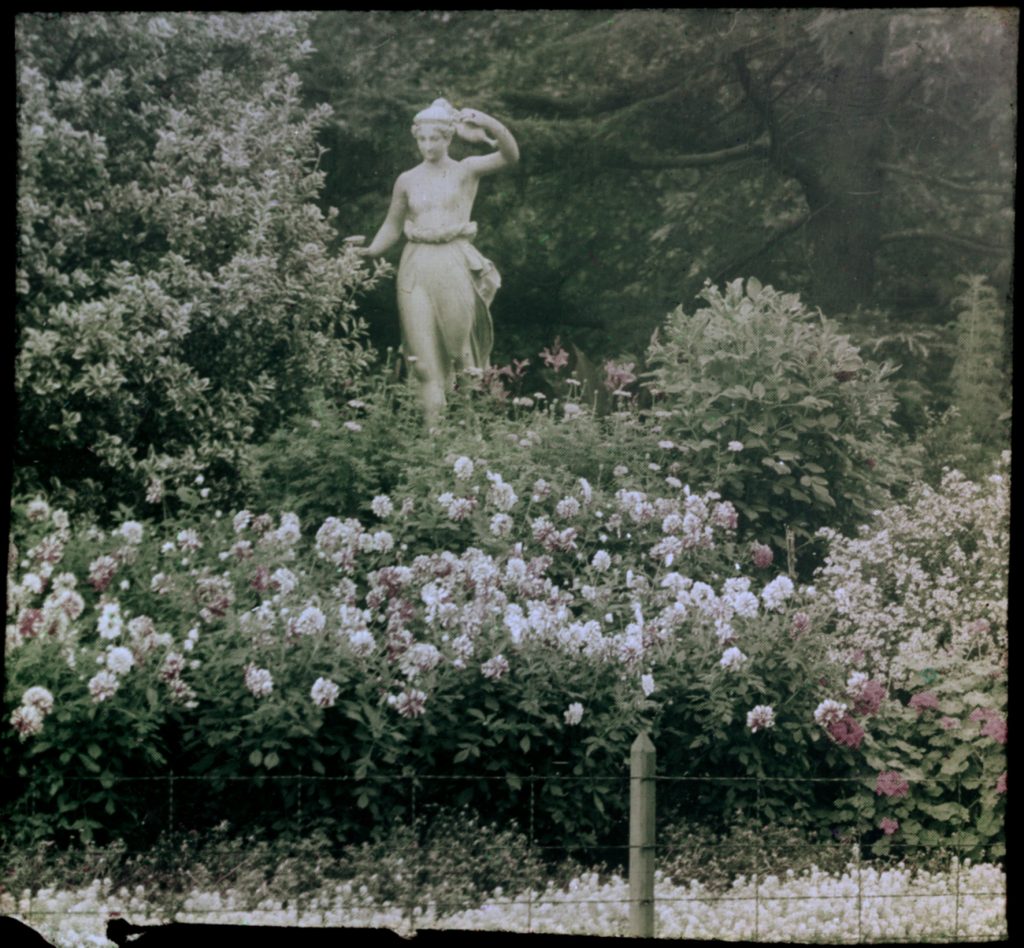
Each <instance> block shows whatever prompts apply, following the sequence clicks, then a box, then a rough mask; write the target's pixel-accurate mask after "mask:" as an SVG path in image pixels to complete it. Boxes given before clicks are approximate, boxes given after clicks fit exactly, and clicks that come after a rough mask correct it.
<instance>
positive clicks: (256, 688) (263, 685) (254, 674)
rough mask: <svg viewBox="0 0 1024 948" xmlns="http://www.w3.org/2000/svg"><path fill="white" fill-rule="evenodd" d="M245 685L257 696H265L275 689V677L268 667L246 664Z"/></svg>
mask: <svg viewBox="0 0 1024 948" xmlns="http://www.w3.org/2000/svg"><path fill="white" fill-rule="evenodd" d="M245 687H246V688H248V689H249V691H251V692H252V693H253V695H255V696H256V697H257V698H265V697H267V695H269V694H270V693H271V692H272V691H273V690H274V678H273V676H272V675H271V674H270V671H269V670H268V669H266V668H257V667H256V666H255V665H252V664H250V665H246V666H245Z"/></svg>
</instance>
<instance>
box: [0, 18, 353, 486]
mask: <svg viewBox="0 0 1024 948" xmlns="http://www.w3.org/2000/svg"><path fill="white" fill-rule="evenodd" d="M16 24H17V44H18V50H17V52H18V97H19V106H20V109H19V117H18V131H19V137H20V149H19V157H18V169H19V182H18V224H19V230H20V235H19V245H18V249H19V255H18V272H17V281H18V294H19V300H18V309H17V325H18V330H19V334H20V338H19V347H18V348H19V351H18V355H17V363H16V376H17V382H16V384H17V393H18V396H19V399H20V419H19V430H18V440H17V445H16V455H15V465H16V482H15V488H16V489H22V490H30V489H39V488H55V487H59V486H60V485H65V486H67V487H69V488H72V489H75V490H77V491H78V492H79V493H80V494H83V496H84V497H85V499H86V500H87V501H88V502H90V503H95V504H97V505H100V506H109V505H111V504H113V503H114V502H115V501H124V502H127V503H129V504H136V503H138V502H140V501H141V500H142V497H143V495H144V494H145V493H147V492H148V495H149V499H150V500H151V501H155V500H156V499H158V498H159V496H160V495H161V493H162V490H163V489H164V488H167V487H171V486H173V485H175V484H182V483H184V482H188V481H191V480H192V478H194V477H195V476H196V475H198V474H200V473H204V472H205V473H206V474H211V473H212V474H215V475H223V476H224V478H226V479H230V478H232V477H237V475H238V472H239V470H240V466H241V464H242V459H243V455H244V450H245V445H246V443H247V442H248V441H249V440H250V439H251V438H253V437H257V436H259V435H260V433H262V432H265V431H268V430H270V428H271V427H272V426H273V425H275V424H276V423H278V422H279V420H280V419H281V418H282V417H283V416H284V415H286V414H287V413H289V412H290V411H293V410H296V409H298V408H300V407H301V406H302V405H304V404H305V403H306V399H307V398H308V396H309V394H310V393H311V391H312V389H314V388H316V387H322V388H324V389H326V390H327V391H328V392H334V393H336V392H338V391H339V390H340V388H341V387H343V386H344V384H345V382H346V380H348V379H349V378H350V377H351V375H352V373H353V372H356V371H358V369H359V367H360V366H361V365H363V364H365V362H366V360H367V359H368V357H369V351H368V350H367V348H366V346H365V341H364V338H363V336H364V331H363V327H362V324H361V322H360V321H359V320H358V319H357V318H356V317H355V315H354V310H353V306H354V294H355V292H356V291H357V290H358V289H359V288H360V287H362V286H364V285H366V283H367V273H366V272H365V270H362V269H360V267H359V265H358V263H357V262H356V261H355V260H354V259H353V258H352V257H351V255H341V256H338V255H332V254H329V253H328V250H327V244H328V241H329V240H330V238H331V236H332V234H333V230H332V228H331V225H330V223H329V221H328V220H327V218H326V217H325V215H324V214H323V213H322V212H321V211H320V209H319V207H318V206H317V204H316V201H317V198H318V196H319V191H320V188H321V186H322V183H323V172H322V171H321V170H320V169H319V167H318V158H319V152H318V146H317V144H316V140H315V135H316V131H317V129H318V128H319V127H320V126H321V125H322V123H323V122H324V121H325V120H326V118H327V116H328V114H329V111H330V110H329V108H328V107H327V106H322V107H319V108H315V109H310V108H307V107H305V106H304V105H303V104H302V102H301V100H300V89H299V81H298V79H297V77H296V76H295V75H294V74H293V73H291V71H290V69H291V64H293V63H295V62H297V61H298V60H299V59H301V57H302V56H304V55H306V54H307V53H308V51H309V44H308V41H307V40H305V39H304V31H305V28H306V26H307V25H308V16H295V15H292V14H283V13H279V14H248V15H240V14H224V15H197V14H184V13H182V14H165V15H159V16H156V15H149V14H84V15H61V16H52V15H50V16H47V15H35V14H33V15H21V16H19V17H18V18H17V21H16Z"/></svg>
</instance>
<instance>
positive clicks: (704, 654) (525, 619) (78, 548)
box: [5, 455, 844, 844]
mask: <svg viewBox="0 0 1024 948" xmlns="http://www.w3.org/2000/svg"><path fill="white" fill-rule="evenodd" d="M447 463H448V472H449V473H448V476H447V482H441V483H435V484H434V489H433V496H432V497H427V498H423V497H422V496H420V495H418V494H417V495H416V496H410V495H405V496H402V495H401V494H396V495H395V496H394V497H391V498H389V500H390V503H384V502H383V500H382V497H383V495H377V496H376V497H375V498H374V501H373V502H372V503H373V504H374V505H375V506H376V508H377V513H378V515H383V517H384V526H386V529H384V528H382V527H381V524H380V521H377V522H375V523H374V522H371V523H370V524H369V525H366V524H364V523H363V522H361V521H359V520H356V519H354V518H347V519H341V518H337V517H329V518H327V519H326V520H325V521H324V522H323V523H321V524H319V525H318V526H314V527H308V528H307V527H306V526H305V525H303V524H302V523H301V521H300V520H299V519H298V518H297V517H296V516H295V515H294V514H291V513H284V514H281V515H280V516H275V517H271V516H269V515H266V514H260V515H254V514H253V513H252V512H250V511H248V510H243V511H240V512H238V513H237V514H235V515H233V516H223V515H221V516H218V515H217V514H214V516H212V517H210V518H209V519H207V520H205V521H204V522H203V525H202V526H201V527H199V526H189V525H187V524H186V523H184V522H178V523H174V522H165V523H163V524H161V525H159V526H152V525H141V524H138V523H136V522H135V521H132V522H131V523H130V524H128V525H122V526H120V527H118V528H115V529H114V530H100V529H99V528H96V527H85V528H81V529H77V530H72V529H71V528H70V526H69V525H68V524H67V518H66V515H65V514H64V513H63V511H59V510H57V511H51V510H49V509H48V508H46V507H45V503H43V506H40V505H39V504H38V503H37V504H34V505H31V506H30V509H27V510H25V511H20V510H19V511H17V512H16V516H15V521H14V523H15V535H16V542H17V543H18V545H19V546H20V547H21V548H22V549H23V550H24V553H23V554H22V553H21V552H19V551H18V550H16V549H14V548H12V551H11V552H12V559H11V561H10V567H11V568H10V573H9V578H8V581H9V600H8V601H9V607H10V612H9V622H10V624H9V625H8V628H7V648H8V667H9V692H8V704H9V707H10V709H11V710H10V711H9V712H8V719H9V720H10V727H9V729H8V730H7V732H6V738H5V739H6V741H7V742H8V743H9V744H10V746H11V752H12V753H13V754H14V755H15V759H16V760H17V761H18V769H19V774H20V777H21V779H22V780H23V781H24V793H23V795H22V798H21V802H20V804H19V806H21V807H23V808H27V807H31V806H32V805H35V807H36V810H37V813H38V814H39V815H38V820H40V821H45V820H49V821H50V822H51V823H52V824H53V826H54V827H59V828H62V829H64V830H69V831H72V832H74V833H79V834H82V835H84V836H88V835H89V834H90V833H91V832H92V831H94V830H97V829H99V828H100V827H101V826H102V825H104V823H105V821H106V820H107V818H108V817H110V816H113V818H114V819H115V820H116V823H117V825H118V826H122V827H123V826H124V825H125V820H126V818H127V814H132V815H133V816H134V817H135V819H134V821H133V825H134V827H135V829H136V830H137V831H138V832H140V833H145V832H152V831H153V830H154V829H155V828H156V827H157V826H158V821H159V819H160V818H161V814H160V813H159V812H156V811H155V810H153V808H152V801H149V807H150V809H149V810H147V804H146V801H144V800H143V799H142V798H141V797H140V796H139V793H138V790H137V789H136V790H133V788H132V785H131V784H130V783H129V782H127V781H125V780H124V779H122V778H125V777H139V776H147V775H152V774H156V773H160V772H162V771H163V770H164V769H165V767H166V764H167V763H168V762H173V766H174V769H175V771H176V772H178V773H185V774H189V775H194V776H204V777H206V778H208V782H204V784H203V785H202V792H203V795H204V806H203V812H202V813H199V812H197V813H196V814H194V818H195V819H197V820H199V821H202V820H203V819H215V818H216V817H217V815H218V803H217V800H218V798H219V794H221V793H222V792H224V791H225V790H226V788H228V787H229V786H230V785H229V783H228V780H229V779H230V778H233V777H238V776H245V777H250V776H251V777H252V778H253V780H254V783H253V784H252V792H251V793H250V794H248V795H247V797H246V799H244V800H239V799H238V798H237V796H236V795H235V794H232V795H231V796H230V802H228V801H225V803H224V804H223V806H230V809H231V812H232V816H233V817H235V818H236V819H238V820H241V821H243V822H244V820H245V819H253V820H257V819H259V818H260V817H261V816H262V815H263V814H262V813H261V809H263V808H265V807H264V803H265V800H264V801H263V802H261V798H260V793H259V792H258V791H259V788H260V785H261V784H260V778H261V776H262V775H268V774H269V773H270V772H274V771H286V772H288V773H296V774H308V775H310V776H340V777H344V778H345V779H344V780H340V781H336V782H325V783H323V784H322V785H320V786H319V787H318V790H317V794H316V796H315V799H314V800H313V801H309V800H308V799H306V800H305V801H304V802H303V807H304V808H306V809H307V812H314V813H315V812H320V811H322V812H324V813H325V814H327V813H330V814H332V815H333V816H334V817H335V818H336V820H337V822H338V826H339V830H340V831H342V832H348V833H355V834H358V833H360V832H364V830H363V824H364V823H372V824H376V825H383V824H385V823H387V822H388V821H389V820H392V819H396V818H400V817H402V816H403V815H408V813H409V806H410V799H411V798H410V794H411V793H412V792H413V790H415V794H416V798H417V799H418V800H419V801H421V802H423V801H427V800H429V799H430V798H431V796H432V795H437V796H438V797H439V798H441V799H444V800H446V801H451V800H454V801H455V802H458V803H469V804H472V805H474V806H477V807H481V808H484V807H486V811H487V812H488V815H489V816H491V817H494V818H498V817H509V816H513V817H525V815H526V813H527V809H526V808H527V804H528V802H529V799H530V796H531V795H532V796H533V797H534V803H535V804H536V812H537V814H538V818H537V826H536V829H537V832H538V833H539V834H540V835H542V836H544V835H545V834H548V835H550V834H557V838H561V837H562V835H563V834H564V837H565V838H567V839H571V840H572V841H573V842H574V843H576V844H579V843H581V842H582V843H586V842H587V841H591V842H593V841H594V840H596V839H597V838H599V836H600V835H601V834H603V833H605V832H610V831H613V830H614V827H615V826H616V824H617V820H618V819H619V818H620V816H621V815H622V808H623V806H624V804H625V795H624V794H623V793H622V792H621V787H620V786H619V779H620V776H621V769H622V761H623V759H624V757H625V755H626V754H627V752H628V748H629V745H630V743H631V742H632V739H633V737H634V736H635V734H636V732H637V730H638V729H639V728H640V727H641V726H646V727H648V728H649V729H650V730H651V731H652V734H653V735H654V736H655V739H656V740H659V741H660V742H661V746H663V747H665V753H664V758H663V760H664V766H665V767H666V769H667V770H668V771H669V772H673V773H698V772H708V773H711V774H715V775H719V774H725V775H727V776H737V777H747V776H760V775H770V774H779V773H783V772H784V773H786V774H787V775H790V774H791V775H794V776H796V775H800V774H810V773H812V772H818V770H819V769H820V767H821V766H825V767H828V766H830V763H829V762H831V763H832V764H838V765H839V766H840V767H842V766H844V765H843V764H842V758H841V757H840V756H839V754H838V753H837V752H836V751H835V750H834V749H832V748H830V747H828V746H827V745H816V744H815V743H814V734H815V731H816V728H815V724H814V722H813V719H812V715H811V712H812V710H813V707H814V704H815V702H816V701H817V700H819V699H818V698H817V691H818V686H817V680H818V678H819V677H820V675H821V674H822V673H823V668H824V666H823V660H824V655H823V651H822V648H821V646H820V644H819V641H818V639H817V637H816V636H814V635H811V634H803V635H797V636H794V634H793V628H794V625H795V613H796V611H797V610H799V612H800V613H801V614H803V615H804V617H805V618H808V617H809V616H812V615H816V614H817V605H816V603H815V601H814V598H813V597H812V596H808V594H807V593H806V592H805V591H802V590H798V589H796V588H795V587H794V584H793V583H792V582H791V581H790V580H789V579H788V577H784V576H782V577H776V578H774V579H772V580H771V581H770V582H768V583H767V584H765V585H763V586H761V585H759V584H757V583H755V582H754V581H753V580H752V579H751V578H749V577H746V576H743V575H742V574H741V573H740V572H739V571H738V570H736V567H735V565H733V567H732V569H731V570H728V571H726V567H727V566H728V565H729V564H730V563H731V556H730V555H729V553H730V551H731V549H732V540H731V536H732V534H733V532H734V528H735V522H736V521H735V512H734V511H733V510H732V508H731V506H730V505H729V503H728V502H727V501H725V500H722V499H721V498H719V497H718V495H717V494H714V493H709V494H703V495H701V494H696V493H693V492H691V491H689V489H688V488H687V487H686V486H685V485H680V486H679V487H671V485H668V486H669V488H670V489H669V490H667V491H665V492H664V493H660V494H650V493H648V492H646V491H644V490H640V489H636V488H635V487H634V486H633V485H632V484H631V483H630V482H629V481H628V480H627V479H623V478H619V479H618V483H619V485H620V486H618V488H617V489H616V490H614V491H610V490H605V489H602V488H598V487H595V486H594V485H591V484H590V483H588V482H587V481H586V480H585V479H578V480H577V482H576V483H575V484H573V485H566V484H562V485H558V486H559V488H560V489H558V490H555V489H554V487H555V485H554V484H549V485H548V486H547V488H545V487H544V486H542V485H538V484H537V483H536V481H535V482H534V483H533V484H529V483H525V482H523V480H521V479H520V477H519V476H517V477H516V478H514V479H513V478H511V477H509V479H506V476H505V475H502V474H501V473H500V472H499V471H496V470H494V469H492V468H491V467H490V466H489V464H488V463H487V462H486V460H485V459H484V458H481V457H480V456H476V455H475V456H473V457H470V456H469V455H460V456H458V457H456V458H453V459H451V460H450V462H447ZM459 499H461V500H463V501H465V502H466V504H467V507H468V508H469V509H468V513H467V514H466V516H465V517H463V515H462V514H461V513H460V512H459V508H458V507H457V505H456V500H459ZM200 509H201V508H197V510H196V514H197V515H198V513H199V512H200ZM496 513H501V514H505V515H506V516H507V517H508V518H509V524H508V529H507V531H505V530H504V528H503V529H502V530H501V531H499V533H500V535H495V534H492V533H491V532H490V527H489V524H490V523H491V521H492V519H493V517H494V515H495V514H496ZM194 522H195V521H194ZM431 530H435V531H436V536H438V537H448V538H449V539H450V540H452V541H454V542H452V543H450V544H449V548H448V549H440V550H439V549H437V546H436V545H435V547H434V549H433V550H432V551H431V552H422V551H421V548H420V547H419V544H420V543H421V542H422V541H423V540H424V539H425V537H427V536H429V535H430V531H431ZM462 531H465V532H462ZM484 537H486V543H485V544H483V545H482V546H474V545H470V544H463V543H460V542H459V541H460V540H462V539H465V540H469V539H473V540H475V539H477V538H481V539H482V538H484ZM90 579H91V581H89V580H90ZM808 621H812V620H810V619H809V618H808ZM741 649H742V650H741ZM737 655H742V660H740V659H738V658H735V656H737ZM730 656H733V657H732V658H730ZM33 688H36V689H45V690H46V692H48V693H49V695H50V696H51V697H52V706H51V705H50V701H49V700H48V699H46V700H44V698H45V696H44V695H43V692H42V691H33V690H32V689H33ZM44 707H49V708H50V710H49V711H47V712H45V714H44V712H43V708H44ZM752 710H753V711H756V720H757V721H759V722H761V726H758V727H756V728H754V727H750V726H748V713H749V712H751V711H752ZM769 721H770V722H771V724H769V723H768V722H769ZM422 774H451V775H453V776H452V778H451V780H449V781H423V780H420V779H419V775H422ZM396 775H398V776H399V777H400V779H396ZM83 778H94V780H93V781H92V782H90V783H84V784H83ZM566 779H570V780H572V783H571V784H569V786H571V787H572V789H573V792H572V793H571V794H570V793H569V792H567V787H566V783H565V780H566ZM527 780H530V787H529V793H527V789H526V787H527V784H526V781H527ZM83 785H87V786H89V787H90V790H92V789H94V790H95V792H90V793H83V792H82V786H83ZM273 786H274V788H275V790H274V792H280V793H281V794H283V795H284V799H283V801H282V802H283V805H284V806H285V808H286V809H287V808H290V807H292V806H295V805H297V797H296V794H298V793H299V792H300V791H301V785H300V784H298V783H290V784H289V783H288V782H284V783H282V784H280V785H273ZM793 787H795V789H791V788H789V787H786V788H785V789H784V790H782V791H780V795H779V799H777V800H776V801H774V802H772V803H771V804H770V805H769V806H768V809H769V811H771V810H772V809H773V808H775V809H776V810H778V811H779V812H782V811H785V810H789V809H793V808H794V807H796V808H798V809H799V808H806V807H807V806H808V805H810V804H811V803H813V802H815V801H814V800H813V792H814V787H813V785H802V784H800V783H799V781H797V782H795V783H794V785H793ZM51 791H55V796H56V799H57V801H58V804H57V806H56V807H51V806H49V801H50V799H51ZM194 791H198V787H196V788H194ZM133 793H134V796H133ZM751 793H756V787H755V786H754V785H753V784H752V783H743V782H742V781H738V782H737V783H736V784H735V785H734V786H731V787H729V788H728V789H727V790H726V791H724V792H721V791H720V790H719V789H718V788H716V787H715V786H713V785H711V784H702V785H701V786H700V787H699V788H697V789H696V790H695V792H694V794H693V795H692V800H691V801H690V802H691V803H692V805H693V806H695V807H697V808H698V809H699V808H704V809H706V810H708V811H716V810H718V809H721V807H722V806H733V805H735V803H736V802H737V801H739V800H741V799H744V798H745V797H746V796H749V795H750V794H751ZM177 794H178V795H177V799H178V800H179V803H181V801H182V800H183V797H184V795H187V791H186V790H179V791H177ZM793 794H795V795H796V798H800V799H799V800H796V799H795V798H794V796H793ZM581 800H583V801H586V805H581ZM818 802H820V801H818ZM182 806H184V804H183V803H182ZM221 812H222V811H221ZM190 818H191V817H190ZM147 820H148V822H147ZM154 821H156V822H154ZM36 828H37V829H38V827H36Z"/></svg>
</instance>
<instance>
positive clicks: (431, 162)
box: [347, 99, 519, 425]
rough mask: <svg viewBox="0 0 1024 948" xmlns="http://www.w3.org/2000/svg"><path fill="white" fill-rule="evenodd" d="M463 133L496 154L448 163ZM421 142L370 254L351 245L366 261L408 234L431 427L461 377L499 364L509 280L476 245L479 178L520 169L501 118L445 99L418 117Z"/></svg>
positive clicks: (418, 353)
mask: <svg viewBox="0 0 1024 948" xmlns="http://www.w3.org/2000/svg"><path fill="white" fill-rule="evenodd" d="M456 133H458V135H459V137H460V138H462V139H463V140H464V141H467V142H471V143H476V142H483V143H485V144H488V145H490V146H491V147H493V148H496V149H497V151H495V152H493V153H492V154H489V155H471V156H469V157H468V158H464V159H463V160H462V161H456V160H455V159H454V158H452V157H451V156H450V155H449V154H448V147H449V145H450V144H451V141H452V138H453V137H454V136H455V134H456ZM412 134H413V137H414V138H415V139H416V144H417V146H418V148H419V151H420V156H421V157H422V158H423V161H422V162H421V163H420V164H418V165H417V166H416V167H415V168H411V169H410V170H409V171H406V172H404V173H403V174H402V175H400V176H399V178H398V180H397V181H396V182H395V187H394V191H393V193H392V196H391V207H390V208H389V210H388V213H387V217H386V218H385V219H384V223H383V224H382V225H381V228H380V230H379V231H377V234H376V236H375V237H374V238H373V240H372V241H371V243H370V245H369V246H368V247H362V246H358V245H360V244H362V243H363V242H364V240H365V238H363V237H349V238H348V240H347V243H349V244H350V245H352V246H355V247H356V252H357V253H358V254H359V255H360V256H366V257H376V256H380V255H381V254H383V253H386V252H387V251H388V250H389V249H390V248H391V247H393V246H394V245H395V243H397V242H398V240H399V239H400V238H401V236H402V235H403V234H404V235H405V238H406V245H405V248H404V250H403V251H402V260H401V262H400V264H399V266H398V312H399V317H400V321H401V327H402V351H403V353H404V354H405V357H406V360H407V362H408V364H409V368H410V377H411V379H412V382H413V384H414V385H415V386H416V388H417V390H418V393H419V398H420V404H421V405H422V406H423V410H424V414H425V416H426V420H427V423H428V425H429V424H431V423H433V422H434V421H436V419H437V417H438V415H439V414H440V412H441V411H442V409H443V408H444V404H445V393H446V392H449V391H451V390H452V388H453V386H454V384H455V375H456V373H457V372H460V371H467V370H468V371H473V370H477V369H479V370H482V369H486V368H487V367H488V366H489V365H490V356H491V347H492V344H493V339H494V330H493V326H492V323H491V310H490V305H491V302H492V300H493V299H494V295H495V293H496V292H497V291H498V287H499V286H501V277H500V276H499V275H498V271H497V270H496V269H495V267H494V264H493V263H491V261H490V260H488V259H487V258H486V257H484V256H483V255H482V254H481V253H480V251H479V250H477V249H476V247H474V246H473V243H472V240H473V238H474V237H475V236H476V224H475V223H474V222H473V221H471V220H470V215H471V214H472V211H473V201H474V199H475V198H476V192H477V187H478V185H479V183H480V178H481V177H482V176H483V175H487V174H493V173H494V172H496V171H501V170H502V169H504V168H508V167H511V166H512V165H514V164H515V163H516V162H517V161H518V160H519V147H518V145H516V140H515V139H514V138H513V137H512V133H511V132H510V131H509V130H508V129H507V128H506V127H505V126H504V125H502V123H501V122H499V121H498V120H497V119H496V118H493V117H492V116H490V115H487V114H486V113H484V112H480V111H478V110H476V109H462V110H461V111H459V110H457V109H454V108H453V107H452V106H451V105H450V104H449V103H448V102H447V101H446V100H444V99H437V100H436V101H435V102H434V103H433V104H432V105H431V106H430V107H429V108H427V109H424V110H423V111H422V112H420V113H418V114H417V115H416V117H415V118H414V119H413V125H412Z"/></svg>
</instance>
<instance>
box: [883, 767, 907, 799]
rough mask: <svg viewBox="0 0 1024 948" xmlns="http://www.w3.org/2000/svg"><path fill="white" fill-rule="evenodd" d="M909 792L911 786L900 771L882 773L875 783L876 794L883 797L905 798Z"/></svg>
mask: <svg viewBox="0 0 1024 948" xmlns="http://www.w3.org/2000/svg"><path fill="white" fill-rule="evenodd" d="M909 791H910V784H909V783H907V781H906V780H904V779H903V777H902V775H901V774H900V772H899V771H898V770H885V771H882V773H880V774H879V775H878V780H877V781H876V782H875V793H877V794H878V795H879V796H882V797H905V796H906V795H907V793H908V792H909Z"/></svg>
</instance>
